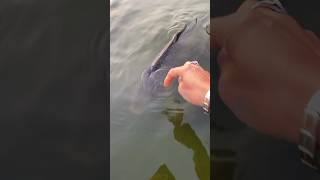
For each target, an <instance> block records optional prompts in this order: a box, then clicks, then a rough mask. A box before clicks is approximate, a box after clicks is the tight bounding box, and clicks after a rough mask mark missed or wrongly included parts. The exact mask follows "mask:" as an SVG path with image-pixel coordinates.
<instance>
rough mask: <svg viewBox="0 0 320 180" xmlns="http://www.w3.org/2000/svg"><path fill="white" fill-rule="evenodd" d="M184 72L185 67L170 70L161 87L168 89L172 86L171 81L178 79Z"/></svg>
mask: <svg viewBox="0 0 320 180" xmlns="http://www.w3.org/2000/svg"><path fill="white" fill-rule="evenodd" d="M184 71H185V66H180V67H176V68H172V69H170V71H169V72H168V74H167V76H166V78H165V79H164V81H163V85H164V87H169V86H171V84H172V81H173V80H174V79H175V78H177V77H179V76H182V74H183V73H184Z"/></svg>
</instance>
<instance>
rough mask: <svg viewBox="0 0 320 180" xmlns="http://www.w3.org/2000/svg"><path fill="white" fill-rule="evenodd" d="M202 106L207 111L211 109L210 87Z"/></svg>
mask: <svg viewBox="0 0 320 180" xmlns="http://www.w3.org/2000/svg"><path fill="white" fill-rule="evenodd" d="M202 108H203V110H204V111H205V112H206V113H209V111H210V89H209V90H208V91H207V93H206V95H205V96H204V100H203V104H202Z"/></svg>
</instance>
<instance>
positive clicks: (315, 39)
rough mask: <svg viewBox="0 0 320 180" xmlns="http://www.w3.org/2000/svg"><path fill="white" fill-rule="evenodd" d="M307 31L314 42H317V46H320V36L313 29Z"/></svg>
mask: <svg viewBox="0 0 320 180" xmlns="http://www.w3.org/2000/svg"><path fill="white" fill-rule="evenodd" d="M305 31H306V34H307V36H308V37H309V38H310V40H311V41H312V42H313V44H315V45H316V46H318V47H319V44H320V40H319V38H318V36H317V35H316V34H315V33H314V32H313V31H310V30H305Z"/></svg>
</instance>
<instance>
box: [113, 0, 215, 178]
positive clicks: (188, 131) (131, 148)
mask: <svg viewBox="0 0 320 180" xmlns="http://www.w3.org/2000/svg"><path fill="white" fill-rule="evenodd" d="M209 4H210V2H209V1H208V0H197V1H192V0H183V1H181V0H173V1H171V0H170V1H143V0H113V1H111V2H110V5H111V9H110V17H111V23H110V24H111V26H110V35H111V37H110V38H111V41H110V42H111V44H110V45H111V52H110V53H111V59H110V65H111V67H110V103H111V107H110V108H111V109H110V110H111V115H110V117H111V118H110V126H111V127H110V130H111V132H110V133H111V134H110V136H111V139H110V140H111V142H110V145H111V149H110V150H111V152H110V158H111V162H110V163H111V169H110V170H111V179H112V180H126V179H132V180H142V179H149V178H151V179H157V178H160V179H161V178H163V177H174V178H175V179H177V180H180V179H181V180H195V179H209V175H210V170H209V168H210V163H209V158H210V157H209V147H210V121H209V117H208V116H207V115H205V114H203V112H202V109H201V108H199V107H194V106H192V105H190V104H188V103H186V102H184V101H183V100H182V99H181V97H179V96H178V95H177V96H174V97H169V98H166V99H164V100H161V101H158V102H157V101H156V102H152V103H150V104H148V105H146V106H145V107H139V108H142V109H144V110H145V109H147V111H141V112H138V113H137V112H134V111H132V99H134V96H135V93H136V91H137V89H138V84H139V80H140V77H141V73H142V72H143V70H144V69H146V68H147V67H148V66H150V64H151V63H152V61H153V60H154V58H155V57H156V56H157V54H158V53H159V52H160V51H161V50H162V48H163V47H164V46H165V44H166V43H167V42H168V41H169V40H170V39H171V37H172V36H173V35H174V33H175V32H177V31H179V30H180V29H181V28H183V26H184V24H185V23H187V22H190V21H192V20H194V19H195V18H196V17H199V16H202V15H205V14H207V13H208V12H209Z"/></svg>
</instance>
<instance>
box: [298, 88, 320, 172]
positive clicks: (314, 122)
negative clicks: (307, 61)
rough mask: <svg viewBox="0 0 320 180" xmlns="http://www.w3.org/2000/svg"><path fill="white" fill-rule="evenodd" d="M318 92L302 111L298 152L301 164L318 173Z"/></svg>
mask: <svg viewBox="0 0 320 180" xmlns="http://www.w3.org/2000/svg"><path fill="white" fill-rule="evenodd" d="M319 133H320V90H319V91H318V92H316V93H315V94H314V96H312V98H311V99H310V101H309V103H308V105H307V107H306V108H305V110H304V118H303V121H302V124H301V127H300V131H299V145H298V148H299V151H300V158H301V160H302V162H303V163H304V164H306V165H308V166H309V167H311V168H313V169H315V170H317V171H320V146H319V143H318V141H319V139H318V138H319V136H318V135H319Z"/></svg>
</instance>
